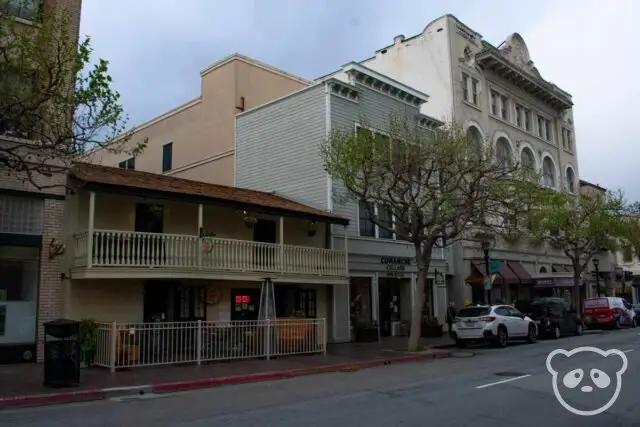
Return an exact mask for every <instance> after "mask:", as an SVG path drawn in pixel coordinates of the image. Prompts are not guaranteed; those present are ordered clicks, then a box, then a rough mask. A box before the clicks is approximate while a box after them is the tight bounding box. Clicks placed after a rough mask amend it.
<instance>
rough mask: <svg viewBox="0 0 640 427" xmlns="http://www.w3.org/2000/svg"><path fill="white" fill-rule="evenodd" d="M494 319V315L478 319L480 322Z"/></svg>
mask: <svg viewBox="0 0 640 427" xmlns="http://www.w3.org/2000/svg"><path fill="white" fill-rule="evenodd" d="M494 320H496V317H495V316H486V317H481V318H479V319H478V321H480V322H493V321H494Z"/></svg>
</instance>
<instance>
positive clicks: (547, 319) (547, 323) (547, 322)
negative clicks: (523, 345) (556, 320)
mask: <svg viewBox="0 0 640 427" xmlns="http://www.w3.org/2000/svg"><path fill="white" fill-rule="evenodd" d="M544 323H545V325H547V326H551V319H550V318H548V317H547V318H546V319H544Z"/></svg>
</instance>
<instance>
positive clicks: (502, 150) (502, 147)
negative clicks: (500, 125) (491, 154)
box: [496, 137, 513, 174]
mask: <svg viewBox="0 0 640 427" xmlns="http://www.w3.org/2000/svg"><path fill="white" fill-rule="evenodd" d="M512 159H513V153H512V152H511V145H509V141H507V139H506V138H504V137H500V138H498V140H497V141H496V160H497V162H498V165H500V166H502V168H503V169H504V173H505V174H506V173H508V172H509V169H510V168H511V166H512V164H511V163H512Z"/></svg>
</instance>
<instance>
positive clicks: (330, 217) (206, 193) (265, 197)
mask: <svg viewBox="0 0 640 427" xmlns="http://www.w3.org/2000/svg"><path fill="white" fill-rule="evenodd" d="M70 175H71V176H72V177H73V178H76V179H77V180H80V181H83V182H86V183H92V184H102V185H108V186H116V187H121V188H122V187H124V188H130V189H138V190H146V191H149V192H162V193H170V194H173V195H182V196H193V197H197V198H202V199H212V200H218V201H227V202H231V203H234V204H238V205H245V206H247V207H248V208H250V207H251V206H254V207H257V208H264V209H266V210H271V211H280V212H288V213H292V214H300V215H302V216H307V217H318V219H325V220H327V221H329V222H335V223H339V224H348V222H349V220H348V219H346V218H343V217H341V216H338V215H334V214H332V213H329V212H326V211H323V210H320V209H316V208H312V207H310V206H307V205H303V204H302V203H298V202H295V201H293V200H290V199H287V198H285V197H282V196H279V195H277V194H273V193H267V192H264V191H256V190H249V189H246V188H239V187H228V186H226V185H217V184H208V183H204V182H200V181H191V180H188V179H182V178H175V177H171V176H166V175H159V174H155V173H149V172H141V171H136V170H130V169H123V168H114V167H108V166H102V165H95V164H89V163H77V164H76V165H74V167H73V168H72V169H71V172H70Z"/></svg>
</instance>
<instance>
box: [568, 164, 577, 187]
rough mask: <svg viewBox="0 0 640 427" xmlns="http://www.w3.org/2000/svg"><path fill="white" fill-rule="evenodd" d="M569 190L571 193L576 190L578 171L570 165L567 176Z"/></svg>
mask: <svg viewBox="0 0 640 427" xmlns="http://www.w3.org/2000/svg"><path fill="white" fill-rule="evenodd" d="M565 181H566V185H567V191H568V192H570V193H575V192H576V173H575V172H574V171H573V168H572V167H571V166H569V167H568V168H567V173H566V177H565Z"/></svg>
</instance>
